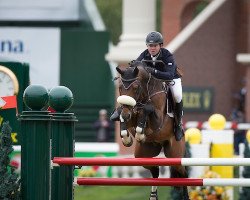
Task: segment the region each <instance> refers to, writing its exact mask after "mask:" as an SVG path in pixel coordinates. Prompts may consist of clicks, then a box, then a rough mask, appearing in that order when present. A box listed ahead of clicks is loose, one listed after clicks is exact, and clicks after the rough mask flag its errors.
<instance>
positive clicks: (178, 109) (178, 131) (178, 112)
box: [175, 101, 184, 141]
mask: <svg viewBox="0 0 250 200" xmlns="http://www.w3.org/2000/svg"><path fill="white" fill-rule="evenodd" d="M182 108H183V103H182V101H181V102H180V103H176V104H175V139H176V141H180V140H181V138H182V137H183V136H184V132H183V128H182V121H181V118H182Z"/></svg>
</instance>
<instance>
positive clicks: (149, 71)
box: [147, 67, 156, 74]
mask: <svg viewBox="0 0 250 200" xmlns="http://www.w3.org/2000/svg"><path fill="white" fill-rule="evenodd" d="M147 71H148V73H150V74H156V69H154V68H152V67H149V68H148V69H147Z"/></svg>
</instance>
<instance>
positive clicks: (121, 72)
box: [116, 66, 124, 75]
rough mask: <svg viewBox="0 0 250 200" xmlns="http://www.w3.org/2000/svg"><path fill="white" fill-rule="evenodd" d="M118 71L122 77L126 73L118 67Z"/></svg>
mask: <svg viewBox="0 0 250 200" xmlns="http://www.w3.org/2000/svg"><path fill="white" fill-rule="evenodd" d="M116 71H118V72H119V74H121V75H122V74H124V71H122V70H121V69H120V67H119V66H117V67H116Z"/></svg>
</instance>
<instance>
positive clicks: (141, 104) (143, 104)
mask: <svg viewBox="0 0 250 200" xmlns="http://www.w3.org/2000/svg"><path fill="white" fill-rule="evenodd" d="M144 69H145V68H144ZM145 70H146V69H145ZM146 71H147V70H146ZM117 79H120V80H121V83H122V85H123V87H124V89H125V90H128V89H129V88H130V87H131V86H132V85H133V84H134V83H135V82H139V86H140V92H139V93H138V95H137V97H136V99H135V100H136V106H135V107H136V108H138V109H140V108H142V107H143V106H145V105H146V104H147V103H148V102H150V101H151V99H152V97H154V96H156V95H158V94H161V93H166V85H165V82H163V88H164V89H163V90H159V91H156V92H154V93H152V94H151V92H150V89H149V86H150V81H151V79H155V78H154V77H153V76H152V74H151V73H149V78H148V81H147V86H146V89H147V100H146V102H145V103H142V101H138V100H139V98H140V96H141V93H142V89H141V88H142V86H141V83H140V81H139V80H138V77H136V78H132V79H124V78H122V77H121V76H119V77H116V78H115V80H117ZM156 80H158V79H156ZM124 82H131V83H130V84H129V85H128V86H126V85H125V84H124ZM154 86H155V85H154ZM153 89H154V87H153ZM153 89H152V90H153Z"/></svg>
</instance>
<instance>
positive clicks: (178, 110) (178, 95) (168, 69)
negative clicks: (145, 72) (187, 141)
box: [110, 31, 184, 141]
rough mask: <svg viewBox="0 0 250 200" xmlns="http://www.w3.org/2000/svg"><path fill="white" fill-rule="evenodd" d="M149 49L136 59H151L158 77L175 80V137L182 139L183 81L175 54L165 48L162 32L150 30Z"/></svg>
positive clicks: (114, 116) (147, 38)
mask: <svg viewBox="0 0 250 200" xmlns="http://www.w3.org/2000/svg"><path fill="white" fill-rule="evenodd" d="M146 45H147V49H146V50H145V51H143V52H142V53H141V54H140V56H139V57H138V58H137V59H136V61H143V60H145V61H146V60H150V61H151V62H147V65H148V66H150V67H151V68H149V69H150V70H149V72H150V73H151V74H152V75H153V76H154V77H156V78H159V79H163V80H173V81H174V84H173V85H170V90H171V92H172V95H173V97H174V100H175V103H176V105H175V115H176V126H175V138H176V140H177V141H180V140H181V138H182V136H183V135H184V134H183V129H182V113H183V111H182V109H183V103H182V83H181V77H180V75H179V74H178V73H177V66H176V63H175V61H174V58H173V55H172V54H171V53H170V52H169V51H168V50H167V49H165V48H163V37H162V35H161V33H159V32H156V31H153V32H150V33H149V34H148V35H147V37H146ZM152 61H163V62H164V64H165V66H162V65H160V64H159V63H157V62H152ZM119 115H120V109H119V108H118V109H117V110H115V112H114V113H113V114H112V116H111V117H110V119H111V120H112V121H116V120H119Z"/></svg>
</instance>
